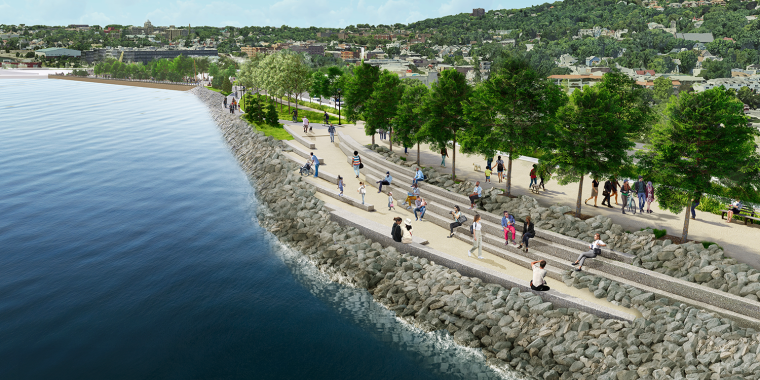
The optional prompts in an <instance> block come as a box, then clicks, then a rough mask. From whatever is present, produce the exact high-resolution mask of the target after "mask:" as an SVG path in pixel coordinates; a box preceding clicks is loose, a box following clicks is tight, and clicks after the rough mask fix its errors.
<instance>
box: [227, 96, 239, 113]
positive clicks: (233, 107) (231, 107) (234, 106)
mask: <svg viewBox="0 0 760 380" xmlns="http://www.w3.org/2000/svg"><path fill="white" fill-rule="evenodd" d="M224 108H227V109H229V110H230V113H235V110H237V109H238V103H237V101H236V100H235V98H232V103H230V105H229V106H227V97H226V96H225V97H224Z"/></svg>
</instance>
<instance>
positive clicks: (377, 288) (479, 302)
mask: <svg viewBox="0 0 760 380" xmlns="http://www.w3.org/2000/svg"><path fill="white" fill-rule="evenodd" d="M192 91H193V92H195V93H196V94H197V95H198V97H199V98H200V99H201V100H202V101H204V102H206V103H207V104H209V106H210V107H209V108H210V110H209V112H210V114H211V117H212V118H213V119H214V120H215V121H216V123H217V124H218V126H219V128H220V129H221V131H222V134H223V135H224V138H225V140H226V141H227V142H228V144H229V146H230V149H231V151H232V153H233V154H234V155H235V157H236V158H237V159H238V161H239V163H240V165H241V167H242V168H243V170H244V171H245V172H246V173H247V174H248V175H249V177H250V179H251V182H252V185H253V187H254V188H255V190H256V193H257V197H258V199H259V201H260V202H261V206H260V207H259V208H258V211H257V212H258V219H259V223H260V224H261V225H262V227H264V228H266V229H267V230H268V231H270V232H271V233H272V234H274V235H275V236H277V237H278V238H279V240H280V241H281V242H282V243H284V244H287V245H289V246H290V247H291V248H292V249H294V250H296V251H298V252H300V253H301V254H303V255H304V257H305V258H307V259H308V260H310V261H311V262H312V263H313V264H314V265H315V266H316V267H317V268H319V269H320V270H321V271H322V272H324V273H326V274H328V275H329V276H330V277H331V278H332V279H333V280H335V281H340V282H343V283H346V284H350V285H352V286H354V287H358V288H364V289H367V290H368V291H369V292H370V293H371V294H372V295H373V297H374V299H375V300H376V301H377V302H380V303H382V304H383V305H385V306H386V307H388V308H389V309H390V310H392V311H393V312H395V313H396V314H397V315H398V316H399V317H400V318H402V319H404V320H406V321H407V322H409V323H410V324H413V325H414V326H417V327H419V328H421V329H423V330H425V331H434V330H445V331H447V332H448V333H449V334H451V335H453V338H454V340H455V341H456V342H457V343H458V344H461V345H463V346H466V347H473V348H480V349H482V352H483V354H484V355H485V356H486V357H487V358H488V361H489V363H490V364H491V365H493V366H495V367H498V368H511V369H513V370H517V371H520V372H523V373H525V374H526V375H528V376H531V377H534V378H536V379H546V380H549V379H551V380H556V379H560V378H561V379H571V378H572V379H610V380H611V379H617V380H627V379H637V378H645V379H682V378H689V379H692V378H694V379H708V378H716V379H717V378H734V379H757V378H760V344H759V342H760V336H759V335H758V333H757V332H756V331H755V330H753V329H749V328H747V329H744V328H741V327H739V326H737V325H736V324H735V323H733V322H732V321H730V320H727V319H725V318H720V317H717V316H715V315H713V314H710V313H705V312H702V311H700V310H697V309H695V308H693V307H690V306H687V305H683V304H678V303H673V302H670V301H668V300H667V299H654V297H650V296H647V297H640V298H642V300H639V299H638V298H636V297H638V296H641V294H639V295H633V294H632V293H627V295H628V296H629V297H630V296H633V297H632V298H631V303H633V304H636V305H637V306H638V307H639V308H640V310H643V311H644V312H645V313H646V314H645V316H646V318H639V319H637V320H636V321H634V322H633V323H627V322H620V321H616V320H612V319H609V320H604V319H600V318H598V317H596V316H594V315H592V314H588V313H585V312H580V311H578V310H574V309H567V308H557V309H555V308H554V306H553V305H552V304H551V303H549V302H545V301H544V300H543V299H542V298H541V297H540V296H539V295H538V294H536V293H533V292H521V291H520V290H519V289H518V288H505V287H502V286H500V285H497V284H490V283H483V282H482V281H481V280H480V279H478V278H471V277H467V276H463V275H461V274H460V273H459V272H457V271H456V270H454V269H450V268H447V267H444V266H442V265H439V264H436V263H434V262H431V261H429V260H427V259H425V258H418V257H414V256H410V255H407V254H404V253H399V252H398V251H397V250H396V249H395V248H393V247H386V246H383V245H382V244H380V243H378V242H375V241H372V240H370V239H368V238H366V237H365V236H363V235H362V234H361V233H360V231H359V230H357V229H356V228H351V227H342V226H341V225H340V224H338V223H336V222H334V221H330V219H329V212H328V210H327V209H326V207H325V205H324V203H323V202H322V201H320V200H318V199H316V198H314V194H315V189H314V187H313V186H312V185H310V184H309V183H308V182H306V181H304V180H302V178H301V177H300V176H299V175H298V172H297V165H296V164H294V163H291V162H289V161H288V160H286V159H283V156H282V148H283V146H284V145H283V143H282V142H280V141H276V140H274V139H272V138H271V137H265V136H263V135H261V134H258V133H255V132H254V131H253V130H252V129H251V128H250V127H249V126H248V125H247V123H245V122H244V121H242V120H239V119H237V118H235V117H234V116H232V115H230V114H228V113H225V112H222V111H223V110H222V109H219V107H218V105H219V103H220V102H221V95H220V94H217V93H214V92H211V91H208V90H205V89H194V90H192ZM587 277H588V276H576V277H572V278H567V279H566V281H567V282H568V283H573V284H575V283H578V284H581V283H582V284H583V286H587V287H589V286H596V287H597V290H598V289H604V290H605V292H607V293H608V294H609V293H610V287H612V286H613V285H612V284H606V283H602V281H603V279H599V280H597V279H596V278H587ZM635 290H636V289H635V288H631V289H626V290H625V291H626V292H629V291H635ZM614 294H615V297H617V292H615V293H614ZM624 296H625V295H624ZM624 296H623V297H624ZM644 298H645V299H644ZM621 299H623V298H621ZM639 301H641V302H639Z"/></svg>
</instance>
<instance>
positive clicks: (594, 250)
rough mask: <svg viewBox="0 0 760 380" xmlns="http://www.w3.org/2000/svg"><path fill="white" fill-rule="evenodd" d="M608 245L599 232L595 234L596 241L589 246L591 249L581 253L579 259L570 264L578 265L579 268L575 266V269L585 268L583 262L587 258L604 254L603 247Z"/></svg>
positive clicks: (577, 270)
mask: <svg viewBox="0 0 760 380" xmlns="http://www.w3.org/2000/svg"><path fill="white" fill-rule="evenodd" d="M606 246H607V244H604V242H603V241H602V239H601V236H599V234H595V235H594V241H593V242H592V243H591V245H590V246H589V248H591V249H590V250H588V251H586V252H584V253H581V255H580V256H578V260H575V262H574V263H572V264H570V265H573V266H575V265H577V266H578V268H575V271H576V272H580V271H581V268H583V263H584V262H586V259H593V258H594V257H597V256H599V255H601V254H602V248H601V247H606Z"/></svg>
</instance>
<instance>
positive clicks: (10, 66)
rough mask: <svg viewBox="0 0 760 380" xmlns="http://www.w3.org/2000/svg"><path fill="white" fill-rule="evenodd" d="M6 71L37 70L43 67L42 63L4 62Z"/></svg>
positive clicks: (3, 65)
mask: <svg viewBox="0 0 760 380" xmlns="http://www.w3.org/2000/svg"><path fill="white" fill-rule="evenodd" d="M2 67H3V68H4V69H35V68H40V67H42V62H3V64H2Z"/></svg>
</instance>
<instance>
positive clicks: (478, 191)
mask: <svg viewBox="0 0 760 380" xmlns="http://www.w3.org/2000/svg"><path fill="white" fill-rule="evenodd" d="M481 194H483V188H482V187H480V181H478V182H475V188H474V189H472V194H470V210H472V209H474V208H475V200H477V199H480V195H481Z"/></svg>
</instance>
